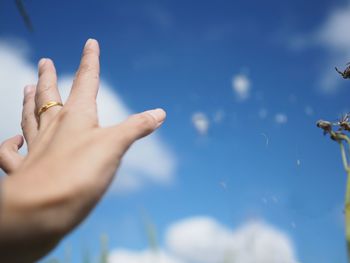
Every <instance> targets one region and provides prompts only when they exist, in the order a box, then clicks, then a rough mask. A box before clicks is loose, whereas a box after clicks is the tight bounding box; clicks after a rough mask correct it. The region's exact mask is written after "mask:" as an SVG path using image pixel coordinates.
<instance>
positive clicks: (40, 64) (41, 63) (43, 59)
mask: <svg viewBox="0 0 350 263" xmlns="http://www.w3.org/2000/svg"><path fill="white" fill-rule="evenodd" d="M46 61H47V59H46V58H42V59H40V60H39V64H38V67H39V68H41V67H42V66H44V65H45V63H46Z"/></svg>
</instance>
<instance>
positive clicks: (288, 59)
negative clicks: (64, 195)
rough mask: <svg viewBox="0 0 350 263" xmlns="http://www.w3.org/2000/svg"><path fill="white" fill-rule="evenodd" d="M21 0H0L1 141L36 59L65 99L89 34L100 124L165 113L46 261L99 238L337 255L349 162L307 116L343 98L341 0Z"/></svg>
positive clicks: (344, 108) (197, 258)
mask: <svg viewBox="0 0 350 263" xmlns="http://www.w3.org/2000/svg"><path fill="white" fill-rule="evenodd" d="M20 3H21V1H17V5H16V2H15V1H9V0H8V1H0V91H1V96H0V120H1V124H0V125H1V126H0V131H1V132H0V139H1V140H3V139H5V138H7V137H9V136H12V135H14V134H15V133H18V132H20V125H19V124H20V112H21V100H22V90H23V87H24V85H25V84H28V83H35V82H36V63H37V61H38V60H39V58H41V57H49V58H51V59H53V60H54V61H55V64H56V66H57V70H58V73H59V78H60V87H59V88H60V90H61V92H62V94H63V96H66V95H64V94H67V93H68V91H69V88H70V84H71V80H72V76H73V75H74V72H75V70H76V68H77V66H78V64H79V59H80V53H81V50H82V47H83V45H84V43H85V41H86V40H87V39H88V38H90V37H93V38H96V39H97V40H98V41H99V42H100V46H101V52H102V54H101V66H102V84H101V90H100V94H99V98H98V103H99V111H100V118H101V124H102V125H108V124H112V123H115V122H118V121H120V120H122V119H124V118H125V117H126V116H127V115H128V114H130V113H133V112H139V111H143V110H147V109H151V108H154V107H163V108H164V109H166V111H167V114H168V117H167V120H166V122H165V123H164V125H163V126H162V127H161V129H160V130H159V131H157V132H156V134H154V135H152V136H151V137H150V138H147V139H145V140H142V141H140V142H138V143H137V144H135V145H134V147H133V148H132V149H131V151H130V152H129V153H128V154H127V156H126V158H125V160H124V162H123V164H122V167H121V168H120V171H119V173H118V178H117V179H116V180H115V181H114V184H113V185H112V186H111V188H110V190H109V192H108V193H107V195H106V196H105V197H104V199H103V200H102V202H101V203H100V204H99V205H98V207H97V208H96V209H95V210H94V212H93V213H92V214H91V215H90V216H89V217H88V218H87V220H85V221H84V222H83V223H82V224H81V226H80V227H79V228H78V229H77V230H75V231H74V232H73V233H72V234H71V235H69V236H68V237H67V238H66V239H65V240H63V242H62V243H61V245H60V246H59V247H58V248H57V249H55V251H53V253H52V254H50V255H48V257H47V258H46V259H43V261H42V262H48V260H49V259H52V258H56V259H59V260H60V262H83V260H85V262H88V260H87V258H90V259H91V261H90V262H97V261H96V260H97V259H98V257H99V255H100V236H101V235H107V236H108V250H109V256H108V262H111V263H116V262H117V263H134V262H140V263H144V262H148V263H150V262H152V263H153V262H155V263H157V262H159V263H170V262H171V263H173V262H183V263H202V262H204V263H219V262H220V263H221V262H222V263H223V262H235V263H237V262H238V263H250V262H251V263H253V262H254V263H256V262H258V263H260V262H266V263H267V262H268V263H291V262H303V263H304V262H305V263H309V262H310V263H312V262H318V263H323V262H324V263H326V262H327V263H328V262H339V263H345V262H346V257H345V256H346V252H345V242H344V227H343V200H344V193H345V179H346V178H345V172H344V171H343V167H342V164H341V159H340V152H339V149H338V145H337V144H336V143H334V142H331V141H330V140H329V139H328V138H327V137H323V136H322V131H321V130H319V129H318V128H317V127H316V125H315V123H316V121H317V120H318V119H321V118H322V119H327V120H332V121H335V120H336V119H337V118H338V117H339V116H340V115H341V114H342V113H346V112H348V111H350V107H349V106H350V105H349V99H350V82H349V81H346V80H343V79H341V77H340V76H339V75H338V74H337V73H336V72H335V70H334V66H338V67H340V68H341V69H343V68H344V67H345V64H346V63H347V62H349V61H350V31H349V27H348V26H349V24H350V3H349V2H348V1H345V0H336V1H325V0H318V1H316V0H312V1H304V0H294V1H288V0H285V1H277V0H270V1H244V0H236V1H228V0H225V1H224V0H216V1H185V0H177V1H171V0H163V1H160V0H159V1H144V0H143V1H142V0H140V1H125V0H124V1H123V0H118V1H96V0H95V1H93V0H84V1H80V0H77V1H31V0H26V1H23V4H24V6H25V12H24V13H23V10H22V9H21V8H22V7H21V4H20ZM19 10H20V11H22V16H21V14H20V12H19ZM25 13H27V14H28V15H29V17H30V20H31V21H29V20H28V19H27V18H26V14H25ZM23 18H25V19H27V20H26V23H25V19H23ZM87 165H88V164H87ZM84 258H85V259H84Z"/></svg>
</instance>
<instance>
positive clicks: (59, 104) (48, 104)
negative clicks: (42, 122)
mask: <svg viewBox="0 0 350 263" xmlns="http://www.w3.org/2000/svg"><path fill="white" fill-rule="evenodd" d="M54 106H63V104H62V103H61V102H57V101H49V102H48V103H46V104H45V105H44V106H42V107H41V108H40V109H39V110H38V117H40V115H41V114H42V113H44V112H45V111H47V110H48V109H50V108H51V107H54Z"/></svg>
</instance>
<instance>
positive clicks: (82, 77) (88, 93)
mask: <svg viewBox="0 0 350 263" xmlns="http://www.w3.org/2000/svg"><path fill="white" fill-rule="evenodd" d="M99 57H100V48H99V45H98V42H97V41H96V40H95V39H89V40H88V41H86V44H85V47H84V50H83V55H82V58H81V62H80V66H79V69H78V71H77V73H76V77H75V80H74V83H73V86H72V89H71V92H70V95H69V98H68V101H67V103H72V102H73V103H74V104H75V105H86V103H88V105H89V106H92V105H94V104H95V101H96V96H97V92H98V88H99V82H100V58H99ZM80 102H82V103H80Z"/></svg>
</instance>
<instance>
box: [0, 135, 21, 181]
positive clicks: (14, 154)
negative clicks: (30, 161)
mask: <svg viewBox="0 0 350 263" xmlns="http://www.w3.org/2000/svg"><path fill="white" fill-rule="evenodd" d="M23 143H24V139H23V136H22V135H16V136H14V137H11V138H9V139H7V140H6V141H4V142H3V143H2V144H1V145H0V168H1V169H3V170H4V172H5V173H7V174H9V173H13V172H14V171H15V170H16V169H17V167H18V166H19V165H20V163H21V161H22V160H23V157H22V156H21V155H20V154H19V153H18V150H19V149H20V148H21V147H22V145H23Z"/></svg>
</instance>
